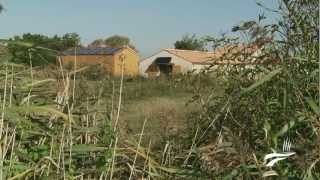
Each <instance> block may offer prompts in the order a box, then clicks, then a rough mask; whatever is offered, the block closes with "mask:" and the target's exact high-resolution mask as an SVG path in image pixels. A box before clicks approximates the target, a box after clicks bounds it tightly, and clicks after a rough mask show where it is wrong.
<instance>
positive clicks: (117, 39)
mask: <svg viewBox="0 0 320 180" xmlns="http://www.w3.org/2000/svg"><path fill="white" fill-rule="evenodd" d="M105 44H106V46H109V47H123V46H128V45H129V44H130V39H129V38H128V37H125V36H119V35H114V36H111V37H108V38H107V39H106V40H105Z"/></svg>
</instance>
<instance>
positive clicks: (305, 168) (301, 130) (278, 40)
mask: <svg viewBox="0 0 320 180" xmlns="http://www.w3.org/2000/svg"><path fill="white" fill-rule="evenodd" d="M274 12H278V13H279V14H280V16H282V19H280V20H279V22H278V23H277V24H271V25H263V19H264V18H263V16H262V15H261V16H259V19H258V20H257V21H249V22H245V23H243V24H241V25H239V26H235V27H234V28H233V31H235V32H239V33H240V34H242V35H243V36H244V38H243V39H245V40H247V41H248V42H247V44H249V45H257V46H258V47H261V52H260V54H259V56H258V57H255V58H250V54H246V52H243V53H241V54H232V53H230V52H228V53H227V54H225V56H223V57H222V58H225V57H228V59H230V60H232V59H237V60H239V56H244V57H247V58H246V59H245V60H246V61H251V62H259V61H260V62H265V64H260V65H252V66H253V67H251V68H249V67H246V66H232V65H230V67H220V68H218V69H217V70H215V71H216V72H217V75H218V77H221V78H222V79H224V81H223V84H224V85H223V86H224V87H225V89H224V90H225V94H224V95H223V96H217V97H214V96H212V94H213V93H214V92H210V93H209V94H208V93H207V92H206V91H203V90H201V89H200V90H199V89H198V90H197V91H196V92H197V93H196V94H197V96H196V97H197V98H196V99H195V100H196V101H195V102H198V103H199V105H201V106H202V109H203V110H202V112H199V114H198V115H196V117H198V118H197V120H196V121H197V125H196V126H194V125H193V126H192V127H193V131H194V132H197V131H199V132H201V133H200V135H198V136H196V142H197V145H198V146H200V147H206V148H199V150H200V152H202V153H199V154H198V153H194V156H195V157H194V158H195V159H194V160H193V162H194V163H199V161H197V159H196V157H200V158H202V159H203V160H204V162H203V163H202V166H205V167H206V168H208V171H211V175H212V177H217V176H218V177H229V178H235V177H238V178H243V179H256V178H258V177H261V176H262V175H263V174H264V173H265V172H267V171H268V169H266V168H265V167H264V165H263V163H262V162H261V161H259V159H263V157H264V155H266V154H268V153H270V152H272V150H275V151H277V152H279V151H281V146H282V143H283V142H284V140H285V139H286V138H289V139H291V141H292V142H293V147H292V151H295V152H296V153H297V155H296V156H295V157H293V158H292V159H290V160H286V162H283V163H280V164H278V165H277V166H276V167H275V168H274V169H273V170H274V172H276V173H277V174H278V175H277V176H280V177H281V178H296V179H303V178H305V179H317V178H319V176H320V171H319V169H320V164H319V154H318V153H316V152H319V151H320V149H319V142H320V131H319V130H320V129H319V127H320V122H319V115H318V112H319V111H318V110H317V109H319V102H318V99H319V76H318V71H319V67H318V57H319V33H318V30H319V29H318V27H319V24H318V22H319V14H318V13H319V7H318V5H317V3H316V1H298V0H283V1H281V4H280V8H279V9H278V10H274ZM224 41H225V39H224V37H222V42H224ZM226 44H228V42H226ZM219 69H220V70H219ZM204 75H205V74H201V76H204ZM193 81H194V84H196V83H195V82H198V81H199V79H197V78H195V79H194V80H193ZM199 83H200V82H199ZM201 84H202V83H201ZM208 88H209V87H208ZM198 128H199V129H200V130H197V129H198ZM217 146H218V147H217ZM219 146H221V147H220V149H219ZM208 149H210V150H211V153H210V151H209V152H208ZM214 149H216V152H217V153H212V151H214ZM223 149H224V150H223ZM218 152H221V153H218ZM223 153H225V154H223ZM222 157H223V158H222ZM302 162H303V163H302ZM230 164H232V165H230ZM311 169H312V170H311ZM227 174H229V175H227ZM230 175H232V177H230Z"/></svg>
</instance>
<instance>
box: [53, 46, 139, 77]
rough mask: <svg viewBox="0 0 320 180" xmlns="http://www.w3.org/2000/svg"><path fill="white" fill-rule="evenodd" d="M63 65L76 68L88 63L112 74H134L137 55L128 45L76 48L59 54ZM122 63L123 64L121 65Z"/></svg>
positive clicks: (136, 72) (137, 67)
mask: <svg viewBox="0 0 320 180" xmlns="http://www.w3.org/2000/svg"><path fill="white" fill-rule="evenodd" d="M59 59H60V60H61V63H62V65H63V66H64V67H73V66H74V63H75V62H76V66H77V67H78V68H80V67H84V66H89V65H101V66H102V67H103V68H104V69H105V70H106V72H108V73H110V75H113V76H120V75H121V73H122V67H123V70H124V71H123V73H124V75H125V76H136V75H138V74H139V55H138V53H137V51H135V50H133V49H131V48H130V47H122V48H110V47H100V48H76V49H70V50H67V51H65V52H63V53H62V55H61V56H59ZM122 65H123V66H122Z"/></svg>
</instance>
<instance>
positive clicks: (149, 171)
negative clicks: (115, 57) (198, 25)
mask: <svg viewBox="0 0 320 180" xmlns="http://www.w3.org/2000/svg"><path fill="white" fill-rule="evenodd" d="M276 12H277V13H279V14H280V15H281V16H282V19H281V20H280V21H279V22H278V23H277V24H272V25H264V24H263V20H264V19H265V17H264V16H263V15H260V16H259V18H258V20H257V21H250V22H245V23H243V24H241V25H239V26H236V27H234V28H233V31H236V32H239V34H241V35H243V37H245V38H241V39H245V40H246V41H247V42H246V43H247V44H249V45H256V46H258V47H261V48H262V49H261V52H260V53H259V54H258V56H256V57H254V58H252V54H251V53H252V52H251V51H243V52H242V53H238V52H237V53H234V52H233V51H232V50H231V51H229V52H226V53H225V54H224V56H222V57H221V58H222V59H226V58H227V59H229V60H237V61H242V60H245V61H251V62H252V63H253V64H254V65H252V66H249V67H248V66H243V65H227V66H220V67H219V68H217V69H216V68H212V69H211V68H209V69H206V71H204V72H202V73H199V74H197V75H185V76H178V77H173V78H168V79H153V80H148V79H142V78H130V77H117V78H115V77H109V76H107V75H106V74H104V73H103V72H100V70H99V67H97V66H92V67H89V68H87V69H80V70H76V71H74V70H73V69H70V70H66V69H63V68H62V67H61V66H59V63H58V65H57V66H56V67H55V66H54V67H53V66H49V67H46V68H45V69H39V68H38V67H33V66H32V63H29V65H31V66H26V65H17V64H12V63H8V62H4V61H1V62H3V63H2V64H1V67H0V69H1V71H0V73H1V77H0V81H1V86H0V90H1V91H0V92H1V119H0V130H1V131H0V139H1V146H0V177H2V178H3V179H32V178H33V179H54V178H56V179H63V178H64V179H85V178H87V179H139V178H141V179H262V178H279V179H280V178H285V179H289V178H295V179H319V178H320V162H319V161H320V154H319V152H320V135H319V133H320V119H319V116H320V110H319V106H320V103H319V99H320V94H319V92H320V87H319V67H318V66H319V62H318V60H319V59H318V57H319V33H318V30H319V29H318V27H319V24H318V22H319V15H318V13H319V7H318V4H317V2H316V1H315V0H313V1H312V0H309V1H301V0H299V1H297V0H290V1H289V0H283V1H281V6H280V8H279V9H278V10H276ZM206 39H207V41H208V43H209V44H210V43H211V44H213V45H212V47H213V48H214V49H215V48H219V47H224V46H226V45H237V44H242V43H243V42H239V41H240V40H239V39H231V38H227V37H226V36H225V37H222V38H206ZM4 42H5V43H7V44H8V46H10V45H14V46H19V48H23V49H25V50H26V52H30V51H34V52H39V51H40V52H42V53H45V52H49V53H50V54H51V53H53V51H52V49H49V48H46V47H45V48H44V47H41V46H40V45H39V44H32V43H30V42H29V43H24V42H20V41H19V42H18V41H4ZM249 47H250V46H249ZM23 57H24V58H25V59H26V61H27V62H33V61H36V60H37V59H38V58H39V57H37V56H34V55H31V56H30V54H29V53H27V54H24V56H23ZM1 58H4V57H2V56H1ZM27 64H28V63H27ZM74 79H75V81H74ZM97 79H98V80H97ZM285 139H289V140H290V142H292V148H291V149H292V151H294V152H296V154H295V155H294V156H292V157H290V158H288V159H286V160H284V161H280V162H279V163H278V164H276V166H274V167H272V168H269V167H266V166H265V164H264V162H263V158H264V156H265V155H266V154H269V153H271V152H272V151H276V152H281V151H282V144H283V142H284V140H285Z"/></svg>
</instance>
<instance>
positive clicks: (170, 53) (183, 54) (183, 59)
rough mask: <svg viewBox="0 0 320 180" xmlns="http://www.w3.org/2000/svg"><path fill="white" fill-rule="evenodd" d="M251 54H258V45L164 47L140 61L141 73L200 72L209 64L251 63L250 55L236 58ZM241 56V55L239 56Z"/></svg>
mask: <svg viewBox="0 0 320 180" xmlns="http://www.w3.org/2000/svg"><path fill="white" fill-rule="evenodd" d="M239 52H241V53H243V55H244V54H247V55H248V54H250V58H251V60H252V57H254V56H256V55H257V54H258V48H257V47H246V46H229V47H224V48H221V49H218V50H216V51H212V52H206V51H192V50H179V49H164V50H162V51H160V52H158V53H157V54H155V55H153V56H151V57H148V58H146V59H144V60H142V61H141V62H140V65H139V70H140V74H141V75H142V76H144V77H158V76H162V75H164V76H167V75H174V74H185V73H188V72H199V71H200V70H201V69H204V68H206V67H209V66H215V65H217V66H221V65H250V64H253V63H252V61H251V60H250V61H247V60H248V59H249V57H246V58H245V60H243V59H244V58H241V59H239V58H237V59H234V58H233V57H231V55H236V54H237V53H239ZM237 57H240V56H237Z"/></svg>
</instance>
